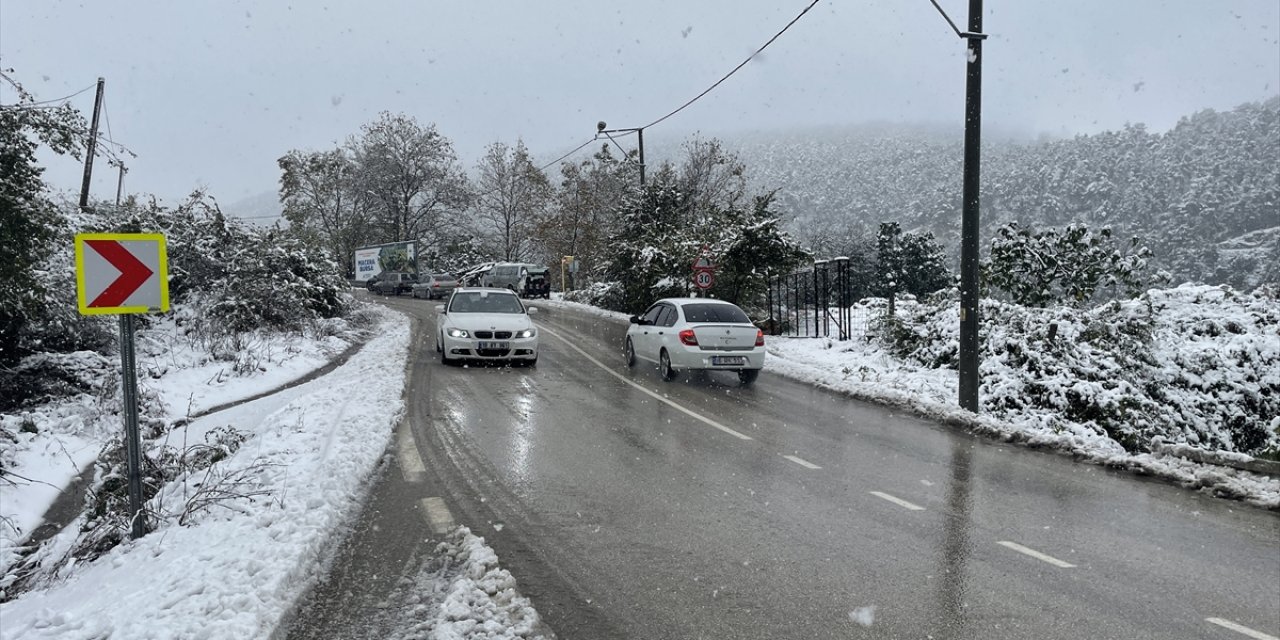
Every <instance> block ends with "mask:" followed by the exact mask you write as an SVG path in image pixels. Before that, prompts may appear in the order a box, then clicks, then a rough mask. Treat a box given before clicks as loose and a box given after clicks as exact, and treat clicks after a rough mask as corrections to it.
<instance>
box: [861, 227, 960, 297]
mask: <svg viewBox="0 0 1280 640" xmlns="http://www.w3.org/2000/svg"><path fill="white" fill-rule="evenodd" d="M946 262H947V258H946V254H945V253H944V252H943V251H942V247H941V246H939V245H938V243H937V242H936V241H935V240H934V239H933V234H932V233H927V232H926V233H904V232H903V231H902V226H901V225H899V224H898V223H897V222H882V223H880V230H879V232H878V233H877V234H876V266H875V279H874V281H873V284H872V287H871V289H872V292H873V293H875V294H876V295H878V296H881V297H884V298H887V299H888V300H889V314H890V315H893V310H894V299H895V296H896V295H897V294H898V293H910V294H912V295H916V296H923V295H927V294H930V293H933V292H935V291H937V290H939V289H943V288H946V287H947V286H948V285H950V284H951V280H952V276H951V273H950V272H948V271H947V266H946Z"/></svg>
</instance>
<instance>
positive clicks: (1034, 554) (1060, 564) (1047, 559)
mask: <svg viewBox="0 0 1280 640" xmlns="http://www.w3.org/2000/svg"><path fill="white" fill-rule="evenodd" d="M996 544H998V545H1000V546H1002V547H1008V548H1010V549H1013V550H1014V551H1017V552H1018V553H1022V554H1026V555H1029V556H1031V557H1032V558H1035V559H1036V560H1040V561H1042V562H1048V563H1049V564H1051V565H1053V566H1055V567H1061V568H1063V569H1070V568H1072V567H1075V565H1074V564H1071V563H1070V562H1063V561H1061V560H1059V559H1057V558H1055V557H1053V556H1047V555H1045V554H1043V553H1040V552H1039V551H1036V550H1035V549H1029V548H1027V547H1024V546H1022V545H1020V544H1018V543H1016V542H1009V541H1008V540H1000V541H997V542H996Z"/></svg>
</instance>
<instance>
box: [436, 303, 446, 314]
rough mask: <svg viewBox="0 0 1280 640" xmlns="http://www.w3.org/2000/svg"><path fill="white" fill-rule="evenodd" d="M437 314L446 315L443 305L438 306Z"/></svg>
mask: <svg viewBox="0 0 1280 640" xmlns="http://www.w3.org/2000/svg"><path fill="white" fill-rule="evenodd" d="M436 313H444V305H442V304H438V305H436Z"/></svg>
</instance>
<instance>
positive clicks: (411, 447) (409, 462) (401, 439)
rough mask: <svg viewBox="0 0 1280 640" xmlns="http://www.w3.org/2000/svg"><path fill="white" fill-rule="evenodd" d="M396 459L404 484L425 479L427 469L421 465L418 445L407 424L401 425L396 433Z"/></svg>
mask: <svg viewBox="0 0 1280 640" xmlns="http://www.w3.org/2000/svg"><path fill="white" fill-rule="evenodd" d="M396 459H397V460H398V461H399V462H400V474H401V475H403V476H404V481H405V482H423V481H425V480H426V479H427V467H426V465H424V464H422V456H420V455H418V445H417V443H416V442H415V441H414V439H413V429H411V428H410V427H409V423H408V422H404V423H402V424H401V425H400V428H399V429H398V430H397V433H396Z"/></svg>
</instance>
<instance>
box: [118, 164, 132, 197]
mask: <svg viewBox="0 0 1280 640" xmlns="http://www.w3.org/2000/svg"><path fill="white" fill-rule="evenodd" d="M117 164H118V166H119V167H120V180H119V181H117V182H116V206H117V207H119V206H120V192H122V191H124V174H126V173H128V172H129V170H128V169H126V168H125V167H124V163H123V162H120V163H117Z"/></svg>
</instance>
